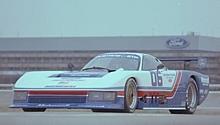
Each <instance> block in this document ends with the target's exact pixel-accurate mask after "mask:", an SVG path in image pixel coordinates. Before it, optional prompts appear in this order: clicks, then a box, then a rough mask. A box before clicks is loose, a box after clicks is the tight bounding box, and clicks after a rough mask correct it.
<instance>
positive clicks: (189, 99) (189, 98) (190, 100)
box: [170, 78, 198, 114]
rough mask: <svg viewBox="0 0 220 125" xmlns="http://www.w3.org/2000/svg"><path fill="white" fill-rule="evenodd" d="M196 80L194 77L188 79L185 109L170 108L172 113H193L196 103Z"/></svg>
mask: <svg viewBox="0 0 220 125" xmlns="http://www.w3.org/2000/svg"><path fill="white" fill-rule="evenodd" d="M197 92H198V90H197V87H196V81H195V80H194V79H192V78H191V79H190V80H189V84H188V87H187V90H186V106H185V110H170V113H172V114H193V113H194V112H195V111H196V108H197V105H198V96H197Z"/></svg>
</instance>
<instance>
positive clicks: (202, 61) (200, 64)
mask: <svg viewBox="0 0 220 125" xmlns="http://www.w3.org/2000/svg"><path fill="white" fill-rule="evenodd" d="M159 59H160V61H162V62H172V61H173V62H175V61H183V62H184V69H189V66H190V62H197V64H198V68H199V69H203V68H205V67H206V66H207V57H160V58H159Z"/></svg>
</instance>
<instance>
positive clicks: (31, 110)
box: [23, 108, 46, 112]
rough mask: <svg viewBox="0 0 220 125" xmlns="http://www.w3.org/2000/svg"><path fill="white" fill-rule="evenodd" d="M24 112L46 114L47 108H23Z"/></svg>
mask: <svg viewBox="0 0 220 125" xmlns="http://www.w3.org/2000/svg"><path fill="white" fill-rule="evenodd" d="M23 111H24V112H44V111H46V108H23Z"/></svg>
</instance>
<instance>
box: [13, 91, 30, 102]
mask: <svg viewBox="0 0 220 125" xmlns="http://www.w3.org/2000/svg"><path fill="white" fill-rule="evenodd" d="M27 95H28V92H26V91H14V101H26V100H27Z"/></svg>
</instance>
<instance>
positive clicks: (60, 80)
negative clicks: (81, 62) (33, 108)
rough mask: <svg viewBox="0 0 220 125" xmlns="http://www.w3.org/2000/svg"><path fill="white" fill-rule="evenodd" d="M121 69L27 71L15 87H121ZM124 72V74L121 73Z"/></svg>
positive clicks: (122, 79)
mask: <svg viewBox="0 0 220 125" xmlns="http://www.w3.org/2000/svg"><path fill="white" fill-rule="evenodd" d="M122 72H124V71H123V70H122V69H119V70H117V71H115V72H85V71H72V72H70V71H38V72H27V73H25V74H24V75H23V76H22V77H21V78H19V79H18V81H17V82H16V84H15V89H102V88H103V89H115V88H123V87H124V84H125V82H126V81H125V80H124V79H126V76H127V75H125V74H124V73H122ZM123 74H124V75H123Z"/></svg>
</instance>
